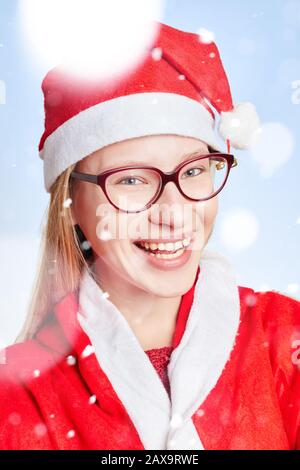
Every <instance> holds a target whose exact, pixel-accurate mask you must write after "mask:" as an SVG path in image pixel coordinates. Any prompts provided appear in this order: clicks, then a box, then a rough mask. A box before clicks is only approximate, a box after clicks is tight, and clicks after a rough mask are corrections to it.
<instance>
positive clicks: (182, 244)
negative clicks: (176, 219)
mask: <svg viewBox="0 0 300 470" xmlns="http://www.w3.org/2000/svg"><path fill="white" fill-rule="evenodd" d="M190 242H191V238H190V237H189V238H185V239H184V240H181V241H178V242H175V243H172V242H168V243H158V244H157V243H149V242H140V244H141V245H142V246H143V247H144V248H146V250H157V249H158V250H161V251H177V250H179V249H180V248H186V247H187V246H189V244H190Z"/></svg>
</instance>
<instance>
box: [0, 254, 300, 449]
mask: <svg viewBox="0 0 300 470" xmlns="http://www.w3.org/2000/svg"><path fill="white" fill-rule="evenodd" d="M299 345H300V302H299V301H297V300H296V299H293V298H290V297H287V296H285V295H282V294H280V293H278V292H274V291H268V292H254V290H253V289H250V288H248V287H241V286H237V285H236V282H235V277H234V274H233V271H232V268H231V266H230V264H229V263H228V261H227V260H225V258H223V257H221V256H220V255H218V254H216V253H212V252H208V251H207V250H205V252H203V255H202V258H201V261H200V265H199V269H198V272H197V277H196V279H195V283H194V285H193V287H192V288H191V289H190V291H189V292H187V293H186V294H185V295H184V296H183V297H182V302H181V306H180V310H179V313H178V317H177V324H176V331H175V333H174V337H173V346H174V348H173V350H172V354H171V358H170V362H169V363H168V364H167V375H168V379H169V385H170V396H169V394H168V391H167V388H166V387H165V385H164V384H163V382H162V380H161V377H160V376H159V374H158V371H157V370H155V368H154V367H153V364H152V363H151V362H150V360H149V358H150V357H151V354H147V352H145V351H143V349H142V347H141V346H140V344H139V343H138V341H137V338H136V337H135V335H134V334H133V332H132V330H131V329H130V327H129V324H128V323H127V321H126V320H125V317H124V316H123V315H122V314H121V313H120V312H119V311H118V310H117V309H116V307H115V306H114V305H113V304H112V303H111V302H110V301H109V298H106V297H105V296H103V292H102V291H101V289H100V288H99V286H98V285H97V284H96V283H95V281H94V280H93V279H92V278H91V276H89V275H88V273H86V272H85V273H84V274H83V277H82V282H81V285H80V289H79V292H72V293H70V294H69V295H67V296H66V297H65V298H64V299H62V301H61V302H59V303H58V304H57V305H56V306H55V309H54V315H53V316H52V320H51V321H50V322H48V323H47V324H45V325H44V326H43V327H42V328H41V329H40V330H39V332H38V334H37V335H36V337H35V338H34V339H32V340H29V341H25V342H23V343H20V344H14V345H11V346H9V347H7V348H6V349H5V350H3V351H2V364H1V366H0V400H1V410H0V449H78V450H79V449H109V450H113V449H119V450H123V449H137V450H138V449H140V450H142V449H182V450H183V449H300V431H299V429H300V366H299V362H300V360H299V359H300V358H299V356H300V354H298V352H299ZM152 351H153V350H152Z"/></svg>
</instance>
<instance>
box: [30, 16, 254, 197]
mask: <svg viewBox="0 0 300 470" xmlns="http://www.w3.org/2000/svg"><path fill="white" fill-rule="evenodd" d="M157 27H158V29H157V31H158V33H157V35H156V38H155V40H154V42H153V43H152V44H151V47H150V48H149V50H148V51H147V54H146V56H145V58H144V59H143V61H142V63H140V64H139V66H138V67H136V68H135V69H134V70H133V71H132V70H131V72H130V73H127V74H126V75H124V76H123V77H122V80H120V81H118V82H116V83H115V84H113V85H111V84H109V83H105V82H104V81H98V82H97V81H94V82H91V83H90V84H89V85H87V84H85V85H83V84H82V83H80V82H79V81H76V80H75V79H74V80H71V79H70V76H68V75H67V74H66V73H65V72H64V71H63V68H62V67H61V66H59V67H56V68H54V69H52V70H50V71H49V72H48V74H47V75H46V77H45V78H44V80H43V82H42V90H43V93H44V108H45V130H44V133H43V135H42V137H41V140H40V143H39V155H40V157H41V158H42V159H43V161H44V182H45V188H46V190H47V191H48V192H50V190H51V186H52V184H53V183H54V181H55V180H56V178H57V177H58V176H59V175H60V174H61V173H62V172H63V171H64V170H65V169H66V168H68V167H69V166H70V165H72V164H73V163H76V162H77V161H79V160H81V159H82V158H84V157H85V156H87V155H89V154H91V153H93V152H94V151H96V150H98V149H100V148H102V147H105V146H107V145H110V144H113V143H115V142H119V141H122V140H126V139H130V138H134V137H142V136H147V135H155V134H176V135H181V136H186V137H194V138H196V139H200V140H202V141H204V142H205V143H207V144H208V145H209V146H211V147H212V148H214V149H215V150H216V151H221V152H222V151H224V150H222V149H221V147H220V146H219V144H218V142H217V140H216V135H215V132H214V129H215V123H216V119H215V114H214V111H213V108H214V109H215V110H216V111H217V112H218V113H219V114H220V121H219V126H218V129H219V133H220V135H221V136H222V138H223V139H224V140H226V141H227V150H228V151H230V144H231V145H232V146H233V147H235V148H238V149H242V148H247V147H249V146H250V145H251V143H252V141H253V137H254V136H255V133H256V131H257V130H258V129H259V118H258V116H257V113H256V110H255V107H254V106H253V104H251V103H249V102H243V103H240V104H237V105H235V106H234V105H233V102H232V97H231V92H230V86H229V83H228V79H227V76H226V73H225V70H224V68H223V65H222V61H221V58H220V54H219V51H218V49H217V46H216V44H215V43H214V42H213V41H207V39H206V37H204V36H203V35H202V36H201V35H199V34H196V33H190V32H184V31H181V30H179V29H176V28H172V27H171V26H168V25H166V24H163V23H159V22H157Z"/></svg>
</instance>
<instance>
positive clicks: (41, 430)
mask: <svg viewBox="0 0 300 470" xmlns="http://www.w3.org/2000/svg"><path fill="white" fill-rule="evenodd" d="M34 432H35V434H36V435H37V436H44V435H45V434H46V432H47V427H46V426H45V424H43V423H39V424H36V425H35V426H34Z"/></svg>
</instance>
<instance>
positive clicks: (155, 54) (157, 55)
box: [151, 47, 162, 60]
mask: <svg viewBox="0 0 300 470" xmlns="http://www.w3.org/2000/svg"><path fill="white" fill-rule="evenodd" d="M151 56H152V59H153V60H160V59H161V58H162V48H161V47H154V48H153V49H152V51H151Z"/></svg>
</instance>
